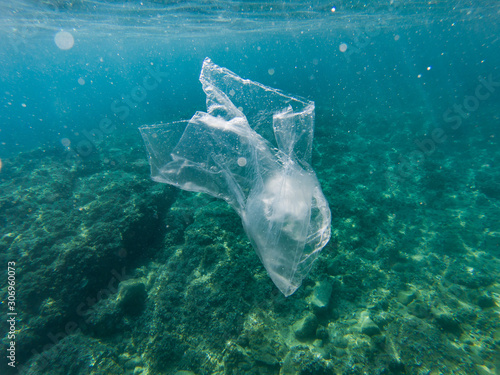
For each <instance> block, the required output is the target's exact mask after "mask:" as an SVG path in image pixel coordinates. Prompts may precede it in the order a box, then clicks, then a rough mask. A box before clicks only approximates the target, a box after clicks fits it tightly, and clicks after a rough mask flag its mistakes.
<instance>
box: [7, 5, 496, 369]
mask: <svg viewBox="0 0 500 375" xmlns="http://www.w3.org/2000/svg"><path fill="white" fill-rule="evenodd" d="M499 21H500V5H499V4H498V2H496V1H429V2H410V1H396V0H395V1H389V0H387V1H385V0H384V1H374V2H358V1H337V2H335V1H334V2H326V1H312V2H300V1H297V2H292V1H282V2H278V1H277V2H261V1H254V2H248V1H241V2H237V1H234V2H233V1H215V2H211V1H192V2H183V1H149V2H148V1H143V2H139V1H127V2H118V1H85V0H79V1H14V2H9V3H7V2H1V3H0V35H1V36H2V37H1V38H0V62H1V64H0V82H1V83H0V86H1V90H0V98H1V103H2V104H1V106H0V119H1V122H0V259H1V263H2V264H4V265H5V266H4V267H3V268H2V269H1V271H0V277H1V279H0V280H1V283H0V286H1V298H2V304H1V305H0V306H1V307H0V310H1V314H2V317H3V318H2V321H4V323H3V324H1V325H0V334H1V337H2V339H3V341H2V345H3V346H4V348H5V349H6V350H5V351H6V352H9V351H13V352H14V359H13V360H11V359H9V358H4V359H2V360H1V364H0V365H1V366H2V370H0V372H1V373H4V372H5V373H27V374H92V373H95V374H108V373H109V374H179V375H180V374H184V375H186V374H280V375H282V374H358V373H359V374H481V375H482V374H495V373H497V372H499V371H500V370H499V369H500V363H499V360H498V358H500V353H499V351H500V348H499V346H500V323H499V321H498V313H499V310H500V284H499V283H498V280H499V269H500V268H499V266H500V263H499V257H500V164H499V160H500V159H499V158H500V147H499V145H498V141H499V139H500V134H499V122H500V109H499V108H500V106H499V105H500V71H499V70H500V69H499V62H500V52H499V51H500V48H499V46H500V30H499V25H500V22H499ZM206 57H210V58H211V60H212V61H213V62H214V63H216V64H217V65H219V66H222V67H226V68H227V69H229V70H231V71H233V72H235V73H236V74H237V75H239V76H240V77H243V78H246V79H249V80H251V81H254V82H259V83H261V84H263V85H266V86H269V87H273V88H276V89H279V90H283V91H284V92H286V93H290V94H292V95H295V96H300V97H303V98H306V99H307V100H311V101H314V102H315V114H316V121H315V130H314V142H313V149H312V162H311V166H312V168H313V169H314V171H315V172H316V174H317V176H318V179H319V182H320V184H321V188H322V190H323V192H324V194H325V197H326V199H327V200H328V203H329V206H330V210H331V213H332V226H331V232H332V237H331V239H330V241H329V243H328V244H327V245H326V247H325V248H324V249H323V250H322V252H321V254H320V256H319V258H318V260H317V261H316V262H315V263H314V265H313V268H312V270H311V272H310V274H309V276H308V277H307V278H306V279H305V280H304V282H303V285H302V286H301V287H300V288H299V289H298V290H297V291H296V292H295V294H293V295H292V296H290V297H288V298H285V297H284V296H282V295H281V294H280V293H279V290H278V289H277V288H276V287H275V286H274V285H273V283H272V281H271V279H270V278H269V277H268V276H267V273H266V270H265V268H264V267H263V266H262V264H261V263H260V260H259V257H258V256H257V255H256V253H255V252H254V250H253V249H252V245H251V244H250V242H249V240H248V237H247V236H246V234H245V231H244V229H243V227H242V225H241V221H240V219H239V217H238V215H237V214H236V213H235V212H234V211H233V210H232V209H231V208H230V207H229V206H228V205H227V203H225V202H224V201H219V200H217V199H215V198H212V197H209V196H208V195H204V194H197V193H189V192H185V191H181V190H179V189H177V188H174V187H170V186H167V185H162V184H158V183H156V182H153V181H151V179H150V176H149V174H150V170H149V165H148V159H147V156H146V150H145V147H144V145H143V141H142V139H141V136H140V133H139V131H138V128H139V127H140V126H142V125H151V124H157V123H167V122H172V121H178V120H181V119H189V118H191V117H192V116H193V114H194V113H195V112H196V111H199V110H205V108H206V103H205V95H204V92H203V91H202V87H201V84H200V81H199V75H200V70H201V67H202V63H203V60H204V59H205V58H206ZM8 262H14V263H13V264H15V265H13V266H12V268H13V270H9V269H8V267H9V266H8ZM9 272H10V273H9ZM14 274H15V275H14ZM13 275H14V276H13ZM9 276H11V279H9ZM12 277H14V279H12ZM13 280H14V281H15V283H14V284H15V285H10V286H11V287H12V286H14V291H15V295H14V294H12V293H11V294H10V296H11V298H10V299H9V289H8V287H9V281H13ZM11 284H12V283H11ZM12 290H13V289H12V288H11V290H10V292H12ZM13 296H15V301H14V300H13V299H14V297H13ZM9 302H15V305H9ZM10 307H13V308H14V309H13V310H9V309H10ZM9 312H11V313H16V314H17V315H8V313H9ZM12 316H14V317H15V320H14V321H15V324H11V323H9V321H8V320H7V319H9V318H11V317H12ZM4 318H5V319H4ZM11 327H14V328H13V330H12V331H9V329H10V328H11ZM11 335H12V337H11ZM12 342H14V349H15V350H11V349H9V348H10V347H11V346H12V344H11V343H12ZM12 363H13V364H14V365H15V367H14V366H13V365H12ZM183 371H184V372H183Z"/></svg>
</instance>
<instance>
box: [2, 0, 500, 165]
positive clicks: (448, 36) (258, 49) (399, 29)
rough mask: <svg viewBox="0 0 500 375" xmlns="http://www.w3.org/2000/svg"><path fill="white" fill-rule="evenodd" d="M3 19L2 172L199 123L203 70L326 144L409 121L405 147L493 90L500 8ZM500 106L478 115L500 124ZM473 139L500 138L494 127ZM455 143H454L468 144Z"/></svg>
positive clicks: (68, 12)
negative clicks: (21, 158) (287, 112)
mask: <svg viewBox="0 0 500 375" xmlns="http://www.w3.org/2000/svg"><path fill="white" fill-rule="evenodd" d="M141 4H143V5H141ZM333 6H335V12H332V7H333ZM0 8H1V9H0V10H1V16H0V17H1V18H0V20H1V25H2V26H1V32H2V38H1V39H0V62H1V63H0V77H1V81H0V82H1V90H0V98H1V103H2V104H1V106H0V118H1V120H2V121H1V124H0V130H1V131H0V158H7V157H11V156H13V155H15V154H16V153H18V152H20V151H26V150H28V149H31V148H34V147H60V148H61V150H64V149H67V148H68V145H69V147H70V148H72V149H74V150H76V147H77V145H78V143H79V142H81V141H82V140H83V141H85V140H86V139H87V138H89V134H93V135H94V137H97V138H95V139H94V144H93V145H92V147H93V148H95V149H97V148H99V147H106V142H101V139H100V135H99V134H96V133H95V131H94V129H98V128H99V124H100V121H102V119H103V118H109V119H110V120H111V121H112V123H113V126H114V127H113V131H111V132H110V133H109V134H108V136H113V134H114V133H115V131H119V132H134V133H136V134H137V142H138V143H140V142H141V140H140V137H139V134H138V133H137V127H139V126H140V125H143V124H151V123H157V122H167V121H172V120H178V119H181V118H189V117H191V115H192V114H193V113H194V111H196V110H203V109H204V95H203V92H202V90H201V85H200V83H199V81H198V76H199V72H200V68H201V63H202V61H203V59H204V58H205V57H207V56H209V57H211V58H212V60H213V61H214V62H215V63H216V64H218V65H221V66H225V67H227V68H229V69H230V70H232V71H234V72H236V73H237V74H239V75H240V76H242V77H245V78H249V79H252V80H254V81H257V82H261V83H263V84H265V85H269V86H272V87H276V88H279V89H282V90H284V91H286V92H290V93H293V94H297V95H300V96H303V97H307V98H309V99H312V100H314V101H315V102H316V106H317V117H318V123H317V127H318V128H319V129H323V130H324V131H327V132H328V131H331V132H332V134H336V133H338V132H339V131H340V132H343V131H357V124H359V121H360V119H365V121H366V119H368V118H372V121H373V122H377V123H378V124H379V125H380V123H381V122H382V123H383V124H384V126H382V127H377V132H380V131H382V132H388V133H390V132H397V131H398V129H400V126H401V123H400V122H401V118H402V117H403V118H407V119H409V120H408V121H409V123H410V128H411V131H412V132H413V134H411V136H410V139H408V143H409V144H408V145H406V146H407V147H412V146H411V144H412V139H411V138H412V137H418V136H424V135H425V134H426V132H428V131H429V130H430V129H432V128H434V127H438V126H442V125H443V113H444V112H445V111H446V109H447V108H450V107H451V106H453V105H454V104H455V103H459V104H460V103H462V101H463V100H464V98H465V97H467V96H468V95H474V90H475V87H476V86H477V85H478V77H488V76H489V75H493V77H497V78H496V80H497V81H498V80H499V79H498V77H499V76H500V74H499V61H500V48H499V46H500V41H499V32H498V31H499V24H500V23H499V22H498V20H499V18H500V14H499V9H500V8H499V6H498V4H497V3H496V2H478V1H474V2H435V3H433V4H430V3H429V4H427V3H426V4H423V3H415V2H408V3H406V4H405V3H404V2H389V1H387V2H374V3H367V4H362V3H355V2H349V3H347V2H337V3H336V2H311V3H310V4H308V5H305V4H303V3H295V4H294V3H291V2H272V3H270V2H257V3H255V2H254V3H248V2H208V3H207V2H198V3H175V4H161V3H160V2H150V3H148V2H143V3H140V2H125V3H120V2H87V1H84V2H59V3H57V2H55V3H51V4H43V3H37V2H19V1H17V2H14V3H9V4H6V3H2V5H0ZM61 30H64V31H67V32H69V33H71V34H72V36H73V37H74V46H73V47H72V48H71V49H69V50H61V49H59V48H58V46H57V45H56V43H55V41H54V38H55V35H56V34H57V33H58V32H59V31H61ZM343 44H345V45H346V46H347V50H346V51H345V52H342V51H341V49H342V48H341V45H343ZM148 69H159V70H160V71H161V72H162V73H163V77H162V80H161V82H159V85H158V87H157V88H155V89H153V90H150V91H147V97H146V99H145V100H143V101H141V102H139V103H137V102H136V103H135V105H134V106H133V107H131V106H130V105H127V106H128V107H129V111H127V112H125V111H124V110H122V111H118V110H117V108H118V107H121V106H123V105H124V104H123V99H122V98H124V97H125V96H127V95H129V96H130V94H131V91H132V90H134V89H135V88H137V86H138V85H141V83H142V82H143V79H144V77H145V76H147V75H148V74H149V73H148V72H149V70H148ZM79 79H80V82H82V79H83V80H84V81H85V83H84V84H80V83H79ZM498 98H499V97H498V95H496V96H495V95H493V96H492V98H491V100H485V101H482V102H481V103H480V107H481V108H480V111H476V112H478V113H483V114H484V113H491V112H492V111H493V112H494V111H496V113H497V114H498V101H499V99H498ZM113 102H115V105H114V107H113ZM113 108H114V109H113ZM125 113H126V115H125ZM476 115H477V113H476ZM489 118H491V116H490V117H489ZM497 120H498V117H497ZM444 125H446V124H444ZM496 125H498V122H497V124H496ZM482 126H483V127H487V128H488V130H486V132H488V131H489V132H491V133H492V134H491V135H494V134H498V126H495V124H494V123H492V122H491V121H490V122H488V123H486V124H482ZM115 129H116V130H115ZM459 130H460V131H454V132H453V137H457V136H459V137H467V136H468V135H470V134H469V133H468V131H467V127H466V126H463V127H461V129H459ZM484 130H485V129H484V128H483V131H484ZM85 131H87V133H85ZM493 133H494V134H493ZM84 134H87V138H85V135H84ZM384 135H387V134H376V133H374V134H373V137H377V136H384ZM90 137H91V136H90ZM400 146H401V147H405V145H400ZM445 146H446V145H445ZM398 147H399V146H398ZM94 151H95V150H94ZM88 152H90V151H88V150H86V153H88ZM92 152H93V151H92Z"/></svg>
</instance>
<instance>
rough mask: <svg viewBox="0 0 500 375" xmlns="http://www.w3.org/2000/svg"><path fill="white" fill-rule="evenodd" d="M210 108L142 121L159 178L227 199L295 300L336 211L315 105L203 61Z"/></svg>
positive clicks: (285, 291)
mask: <svg viewBox="0 0 500 375" xmlns="http://www.w3.org/2000/svg"><path fill="white" fill-rule="evenodd" d="M200 81H201V83H202V86H203V91H204V92H205V94H206V97H207V111H206V112H196V113H195V114H194V116H193V117H192V118H191V119H190V120H185V121H179V122H174V123H168V124H155V125H145V126H142V127H141V128H140V129H139V130H140V132H141V135H142V137H143V139H144V142H145V144H146V149H147V153H148V157H149V163H150V166H151V177H152V179H153V180H154V181H157V182H162V183H167V184H170V185H174V186H177V187H179V188H181V189H184V190H189V191H194V192H203V193H207V194H210V195H212V196H214V197H217V198H221V199H224V200H225V201H226V202H227V203H229V204H230V205H231V206H232V207H233V208H234V210H236V212H237V213H238V215H239V216H240V217H241V220H242V223H243V227H244V229H245V231H246V234H247V236H248V238H249V239H250V242H251V243H252V245H253V247H254V249H255V251H256V253H257V255H258V256H259V258H260V260H261V261H262V263H263V265H264V267H265V268H266V270H267V272H268V274H269V276H270V277H271V279H272V281H273V282H274V284H275V285H276V286H277V287H278V288H279V290H280V291H281V292H282V293H283V294H284V295H285V296H289V295H291V294H293V293H294V292H295V291H296V290H297V288H299V286H300V285H301V283H302V280H303V279H304V278H305V277H306V276H307V274H308V273H309V271H310V269H311V266H312V264H313V262H314V261H315V260H316V259H317V257H318V255H319V253H320V251H321V250H322V249H323V247H324V246H325V245H326V244H327V242H328V241H329V239H330V223H331V214H330V209H329V206H328V202H327V200H326V199H325V196H324V195H323V192H322V190H321V186H320V184H319V181H318V179H317V177H316V174H315V173H314V171H313V169H312V168H311V166H310V160H311V152H312V141H313V130H314V102H312V101H309V100H307V99H303V98H299V97H293V96H290V95H288V94H285V93H283V92H281V91H279V90H276V89H273V88H270V87H266V86H264V85H262V84H260V83H257V82H252V81H250V80H247V79H243V78H241V77H238V76H237V75H236V74H234V73H233V72H231V71H229V70H228V69H225V68H222V67H219V66H217V65H215V64H214V63H212V61H211V60H210V59H209V58H206V59H205V61H204V62H203V68H202V70H201V74H200Z"/></svg>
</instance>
